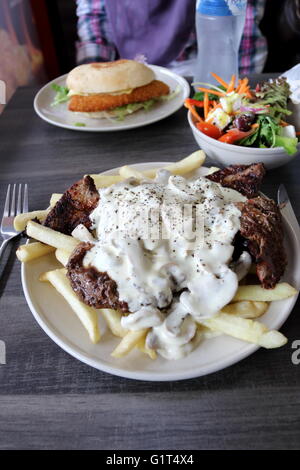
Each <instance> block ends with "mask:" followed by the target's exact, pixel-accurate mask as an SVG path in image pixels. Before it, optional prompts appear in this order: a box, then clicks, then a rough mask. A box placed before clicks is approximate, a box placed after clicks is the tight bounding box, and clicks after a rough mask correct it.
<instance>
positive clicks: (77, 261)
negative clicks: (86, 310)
mask: <svg viewBox="0 0 300 470" xmlns="http://www.w3.org/2000/svg"><path fill="white" fill-rule="evenodd" d="M92 246H93V245H92V244H91V243H80V244H79V245H78V246H77V247H76V248H75V250H74V251H73V253H72V255H71V257H70V259H69V261H68V264H67V276H68V278H69V280H70V282H71V286H72V288H73V290H74V291H75V292H76V294H77V295H78V297H79V298H80V300H82V301H83V302H84V303H85V304H87V305H89V306H90V307H94V308H113V309H119V310H122V312H128V305H127V303H126V302H121V301H120V300H119V294H118V288H117V284H116V282H115V281H113V280H112V279H111V278H110V277H109V275H108V274H107V273H105V272H104V273H101V272H99V271H98V270H97V269H95V268H93V267H92V266H90V267H88V268H85V267H84V266H83V258H84V256H85V254H86V252H87V251H88V250H89V249H90V248H92Z"/></svg>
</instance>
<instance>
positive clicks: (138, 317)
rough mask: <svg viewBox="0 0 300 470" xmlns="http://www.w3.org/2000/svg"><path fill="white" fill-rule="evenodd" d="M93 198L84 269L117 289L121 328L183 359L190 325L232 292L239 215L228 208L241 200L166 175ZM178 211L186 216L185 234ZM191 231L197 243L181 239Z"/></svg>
mask: <svg viewBox="0 0 300 470" xmlns="http://www.w3.org/2000/svg"><path fill="white" fill-rule="evenodd" d="M99 194H100V202H99V205H98V206H97V208H96V209H95V210H94V211H93V212H92V214H91V216H90V217H91V220H92V222H93V225H94V228H95V231H96V236H97V239H98V241H97V243H95V245H94V247H93V248H91V250H89V251H88V252H87V254H86V256H85V258H84V265H85V266H89V265H91V266H94V267H95V268H96V269H98V270H99V271H102V272H107V273H108V274H109V276H110V277H111V278H112V279H114V280H115V281H116V283H117V286H118V292H119V298H120V300H121V301H125V302H127V304H128V307H129V310H130V312H132V313H130V314H129V315H128V316H124V317H123V319H122V326H123V327H124V328H128V329H131V330H139V329H144V328H150V332H149V334H148V337H147V344H148V345H149V346H151V347H153V348H155V349H157V351H158V352H159V353H160V354H161V355H162V356H164V357H166V358H168V359H177V358H179V357H182V356H184V355H186V354H188V353H189V352H190V351H191V349H192V347H193V338H194V337H195V333H196V323H197V320H199V319H203V318H208V317H211V316H213V315H215V314H217V313H218V312H219V310H221V309H222V308H223V307H224V306H225V305H226V304H228V303H229V302H230V301H231V300H232V298H233V297H234V295H235V292H236V290H237V287H238V276H237V274H236V273H235V272H234V270H233V269H235V265H234V264H232V265H231V268H232V269H231V268H230V267H229V265H230V263H231V258H232V253H233V250H234V247H233V245H232V241H233V239H234V236H235V234H236V233H237V231H238V230H239V227H240V215H241V214H240V211H239V209H238V208H237V207H236V205H235V204H234V203H235V202H238V201H244V200H245V198H244V196H242V195H241V194H240V193H238V192H237V191H234V190H232V189H224V188H222V187H221V185H219V184H218V183H214V182H212V181H209V180H207V179H206V178H204V177H200V178H198V179H196V180H195V181H188V180H186V179H184V178H183V177H181V176H170V175H169V173H168V172H166V171H164V172H159V175H158V177H157V178H156V180H154V181H151V182H149V181H142V182H140V183H139V182H138V181H137V180H134V179H129V180H126V181H124V182H121V183H118V184H115V185H113V186H110V187H109V188H101V189H100V190H99ZM183 210H184V211H187V212H184V214H186V213H189V212H190V214H192V217H191V219H189V220H188V222H190V226H189V225H188V223H187V224H186V225H185V230H183V226H182V224H180V222H182V211H183ZM159 215H160V220H161V223H160V224H159V223H158V221H159V218H158V216H159ZM196 223H197V224H198V225H197V226H198V228H199V227H200V229H201V230H198V232H197V233H198V235H197V237H196V238H195V239H194V240H192V239H191V238H187V236H188V237H191V235H192V234H193V230H194V228H195V224H196ZM159 228H160V230H159ZM147 229H148V230H147ZM149 231H150V234H149V233H148V232H149ZM242 261H243V260H242ZM246 261H247V263H246V264H247V265H248V259H247V260H246Z"/></svg>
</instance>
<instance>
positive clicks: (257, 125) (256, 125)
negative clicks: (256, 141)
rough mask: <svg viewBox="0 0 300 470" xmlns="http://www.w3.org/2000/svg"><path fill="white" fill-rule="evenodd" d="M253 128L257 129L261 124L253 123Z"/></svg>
mask: <svg viewBox="0 0 300 470" xmlns="http://www.w3.org/2000/svg"><path fill="white" fill-rule="evenodd" d="M251 127H252V129H257V128H258V127H259V124H257V122H256V123H255V124H252V126H251Z"/></svg>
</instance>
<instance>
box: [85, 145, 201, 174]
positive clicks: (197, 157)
mask: <svg viewBox="0 0 300 470" xmlns="http://www.w3.org/2000/svg"><path fill="white" fill-rule="evenodd" d="M204 161H205V153H204V152H203V150H197V151H196V152H194V153H192V154H191V155H189V156H188V157H186V158H183V159H182V160H180V161H179V162H176V163H171V164H170V165H167V166H165V167H163V168H153V169H151V170H146V171H138V170H135V169H134V168H132V167H131V166H128V165H125V166H122V167H121V168H120V170H119V174H120V176H121V177H122V178H123V179H126V178H130V177H134V178H136V179H138V180H142V179H143V178H155V176H156V174H157V172H158V171H159V170H162V169H164V170H168V171H169V172H170V173H172V174H173V175H184V174H185V173H190V172H191V171H193V170H195V169H196V168H199V167H200V166H202V165H203V163H204ZM91 176H93V175H91ZM103 176H105V175H103Z"/></svg>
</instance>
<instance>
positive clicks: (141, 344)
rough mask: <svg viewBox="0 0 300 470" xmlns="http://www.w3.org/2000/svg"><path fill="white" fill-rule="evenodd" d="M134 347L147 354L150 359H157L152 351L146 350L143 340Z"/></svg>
mask: <svg viewBox="0 0 300 470" xmlns="http://www.w3.org/2000/svg"><path fill="white" fill-rule="evenodd" d="M136 347H137V348H138V349H139V350H140V351H142V352H143V353H144V354H147V355H148V356H149V357H150V359H152V360H155V359H156V358H157V353H156V351H154V349H151V348H148V346H147V345H146V342H145V338H142V339H141V340H140V341H139V342H138V343H137V345H136Z"/></svg>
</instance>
